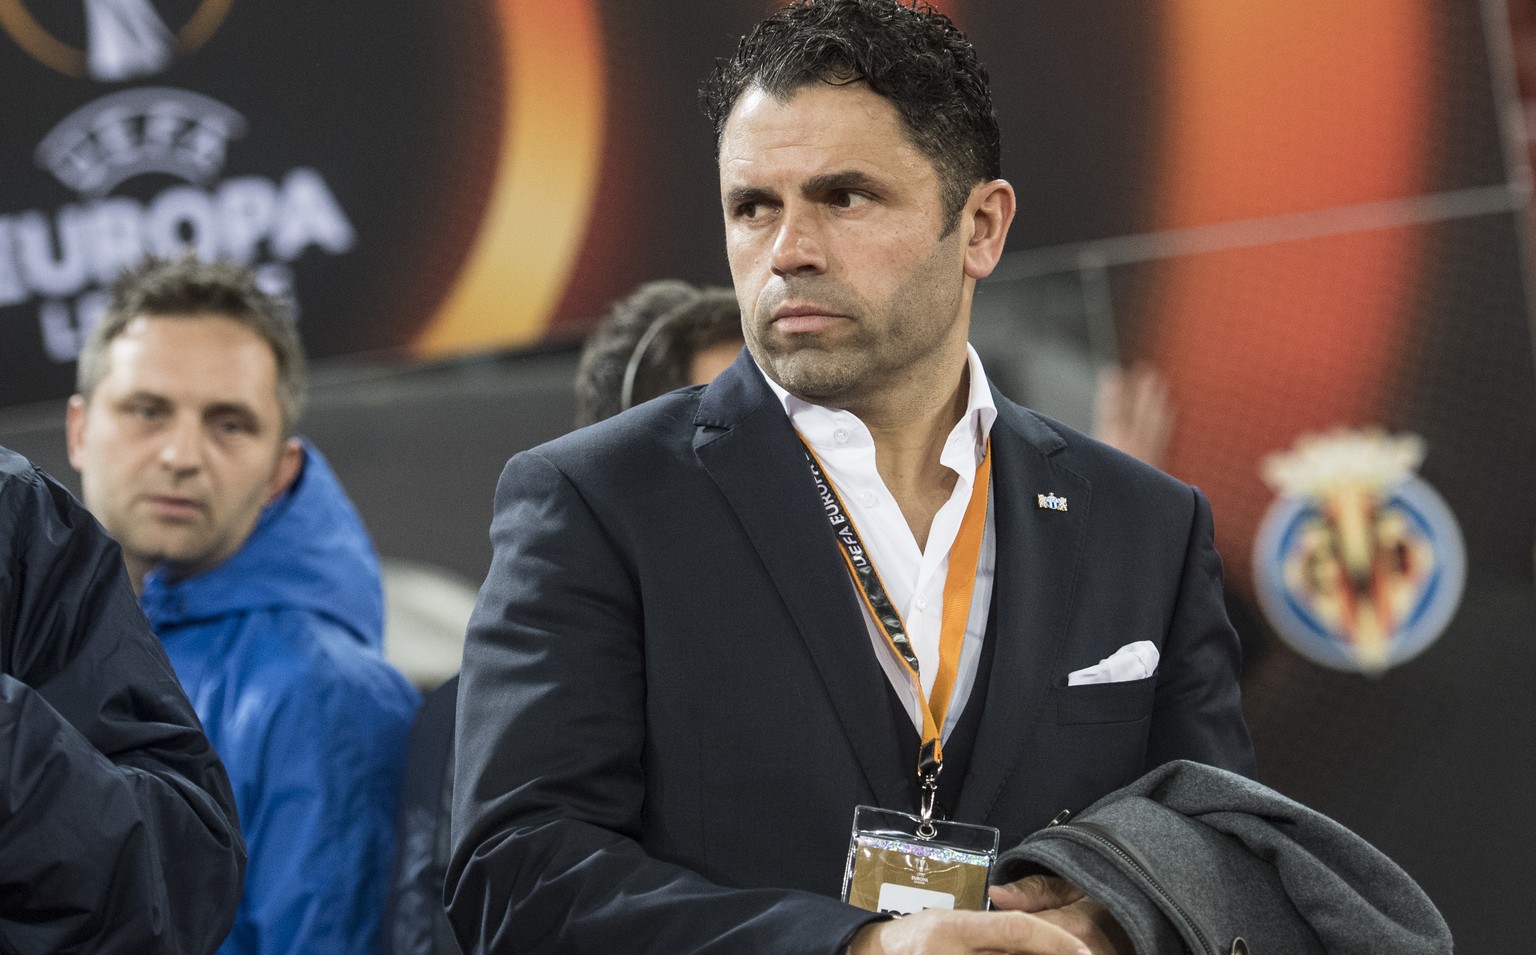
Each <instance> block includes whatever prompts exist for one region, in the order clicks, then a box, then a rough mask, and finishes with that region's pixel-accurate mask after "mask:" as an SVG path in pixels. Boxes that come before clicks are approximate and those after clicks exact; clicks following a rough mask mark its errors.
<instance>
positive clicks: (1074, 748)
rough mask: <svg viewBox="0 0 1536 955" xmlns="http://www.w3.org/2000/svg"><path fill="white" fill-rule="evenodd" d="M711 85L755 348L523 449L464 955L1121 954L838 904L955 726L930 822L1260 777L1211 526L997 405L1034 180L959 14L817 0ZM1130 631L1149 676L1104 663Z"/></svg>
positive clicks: (1091, 921)
mask: <svg viewBox="0 0 1536 955" xmlns="http://www.w3.org/2000/svg"><path fill="white" fill-rule="evenodd" d="M705 99H706V103H707V108H708V110H709V111H710V113H711V115H712V117H713V118H714V120H715V122H716V129H717V133H718V144H719V147H718V148H719V163H720V180H721V197H722V204H723V209H724V215H725V231H726V247H727V252H728V255H729V259H730V263H731V271H732V276H733V279H734V283H735V286H736V291H737V295H738V298H739V300H740V304H741V310H742V323H743V330H744V332H745V337H746V341H747V349H746V350H745V351H743V353H742V354H741V355H740V356H739V357H738V359H737V361H736V363H735V365H733V366H732V367H731V368H730V369H728V370H727V371H725V372H724V373H723V374H722V375H721V376H720V377H719V378H718V379H716V380H715V382H714V383H713V384H711V385H708V386H704V387H695V388H691V389H686V390H683V391H679V392H675V393H673V394H671V395H669V396H665V397H663V398H659V399H656V400H654V401H652V402H649V403H647V404H645V405H642V406H640V407H638V408H636V409H634V410H632V411H629V412H626V413H625V414H622V415H620V416H618V417H616V418H612V419H609V420H608V421H605V422H602V423H600V424H598V425H595V426H593V427H591V428H588V429H584V430H582V431H579V432H576V433H575V434H573V435H569V436H567V437H565V438H562V439H560V440H557V441H555V442H552V443H550V444H548V445H545V446H543V447H540V448H536V449H534V450H532V451H528V452H525V453H523V454H520V455H518V456H516V457H515V458H513V459H512V461H511V462H509V463H508V465H507V468H506V471H505V473H504V474H503V476H502V480H501V483H500V486H499V488H498V490H497V496H496V516H495V519H494V522H493V524H492V529H491V535H492V540H493V543H494V544H495V558H494V562H493V565H492V568H491V571H490V574H489V576H488V578H487V580H486V583H485V587H484V589H483V590H482V592H481V598H480V604H479V607H478V609H477V610H476V613H475V616H474V619H473V620H472V622H471V624H470V631H469V638H468V643H467V646H466V650H465V665H464V671H463V678H462V679H463V682H462V685H461V693H460V697H459V700H460V703H459V705H460V712H459V721H458V725H459V735H458V742H457V746H458V750H457V752H458V770H457V777H456V787H455V812H454V842H455V850H454V857H453V861H452V864H451V866H450V871H449V874H448V888H447V894H448V903H449V914H450V918H451V920H452V921H453V922H454V925H455V929H456V931H457V933H458V936H459V939H460V941H461V943H462V944H463V946H464V949H465V951H466V952H481V951H495V952H524V951H526V952H656V953H669V955H670V953H681V952H722V953H725V952H729V953H743V952H774V953H800V952H805V953H826V955H832V953H835V952H839V951H841V950H844V949H845V948H846V950H848V951H850V952H853V953H858V955H863V953H879V952H919V951H921V952H939V953H943V952H956V953H959V952H982V951H989V952H991V951H1002V952H1017V953H1057V952H1060V953H1080V952H1090V951H1092V952H1115V951H1128V949H1127V948H1126V947H1125V941H1124V937H1123V935H1122V934H1121V933H1120V932H1119V929H1118V926H1116V925H1114V923H1113V920H1112V919H1109V918H1108V917H1107V915H1106V913H1105V911H1104V910H1103V908H1102V907H1101V906H1099V905H1098V904H1097V903H1096V902H1095V901H1094V900H1093V899H1092V898H1090V897H1087V896H1084V895H1083V894H1082V893H1081V892H1078V891H1077V890H1075V889H1074V888H1073V887H1071V886H1069V885H1066V884H1063V883H1060V882H1054V881H1052V880H1048V879H1039V878H1036V879H1033V880H1028V881H1027V882H1026V883H1025V884H1023V885H1015V886H1013V887H1000V888H999V889H998V890H994V896H993V898H994V902H995V904H997V906H998V907H999V908H1004V909H1015V910H1019V911H1003V912H959V911H934V910H930V911H924V912H920V913H918V914H915V915H912V916H910V917H908V918H904V919H900V920H886V919H882V917H881V916H879V915H876V914H875V913H872V912H867V911H864V910H862V909H857V908H853V907H851V906H848V905H845V904H844V903H842V902H840V901H838V899H837V896H838V895H839V891H840V886H841V883H842V879H843V871H844V860H845V853H846V851H847V849H848V844H849V832H850V827H851V824H852V821H853V814H854V807H855V806H858V805H860V804H869V805H878V806H882V807H884V808H887V809H895V810H903V811H908V812H911V811H915V810H917V809H918V808H919V804H920V802H922V801H923V800H924V797H925V792H926V790H925V788H924V786H925V785H931V784H933V782H934V780H933V776H932V773H931V765H932V760H927V761H924V760H922V759H921V758H920V754H922V755H925V756H931V755H933V754H934V751H935V750H936V749H938V747H937V746H933V745H931V744H933V743H934V742H936V741H939V740H941V741H942V753H941V755H942V764H943V766H944V772H943V774H942V776H939V777H938V779H937V792H936V793H933V794H932V796H933V800H934V802H935V803H936V805H937V811H938V814H939V815H941V816H947V817H949V818H952V819H954V820H957V821H962V822H968V823H976V824H983V825H990V826H995V827H996V828H997V829H999V830H1000V832H1001V836H1002V839H1003V843H1004V845H1010V844H1012V843H1015V842H1017V841H1018V840H1019V839H1020V838H1022V837H1023V836H1024V835H1025V834H1026V833H1028V832H1030V831H1032V830H1034V829H1037V828H1039V827H1041V826H1044V825H1046V824H1047V823H1049V822H1050V821H1051V820H1052V818H1053V817H1055V816H1056V815H1057V814H1058V813H1060V812H1061V810H1063V809H1072V810H1077V809H1081V808H1083V807H1084V806H1086V805H1087V804H1088V803H1090V802H1092V801H1093V800H1095V799H1097V798H1098V797H1100V796H1102V795H1104V794H1106V793H1108V792H1109V791H1111V790H1113V789H1115V788H1117V787H1119V786H1121V785H1124V784H1126V783H1128V782H1130V781H1132V780H1134V779H1136V778H1137V777H1138V776H1140V775H1141V774H1143V773H1144V772H1145V771H1147V770H1148V769H1150V768H1152V767H1154V766H1156V765H1159V764H1161V763H1163V762H1165V761H1167V760H1170V759H1174V758H1188V759H1194V760H1197V761H1201V762H1207V763H1212V764H1215V765H1218V766H1222V767H1225V768H1228V769H1236V770H1238V771H1244V772H1247V771H1251V768H1252V753H1251V748H1250V745H1249V742H1248V736H1247V732H1246V730H1245V728H1244V727H1243V723H1242V718H1241V714H1240V710H1239V703H1238V691H1237V654H1238V651H1237V641H1236V637H1235V635H1234V634H1233V632H1232V630H1231V627H1230V625H1229V624H1228V622H1227V619H1226V615H1225V611H1224V609H1223V605H1222V597H1221V585H1220V576H1221V574H1220V562H1219V560H1218V558H1217V556H1216V554H1215V551H1214V549H1213V547H1212V528H1211V515H1210V509H1209V506H1208V505H1207V504H1206V503H1205V500H1204V498H1202V497H1201V496H1200V495H1199V493H1198V492H1196V491H1194V490H1193V489H1191V488H1189V487H1187V486H1185V485H1182V484H1180V483H1179V482H1177V481H1175V480H1173V479H1172V478H1169V477H1168V476H1166V475H1164V474H1162V473H1160V472H1158V471H1155V470H1154V469H1152V468H1149V467H1147V466H1145V465H1142V464H1140V463H1139V462H1137V461H1135V460H1133V459H1131V458H1129V457H1128V456H1125V455H1122V454H1119V453H1118V452H1115V451H1112V450H1110V449H1108V448H1106V447H1104V446H1103V445H1100V444H1098V443H1096V442H1094V441H1092V440H1091V439H1088V438H1086V437H1083V436H1081V435H1078V434H1076V433H1075V432H1072V431H1070V430H1068V429H1066V428H1063V427H1061V426H1059V425H1056V424H1053V423H1051V422H1049V421H1046V420H1044V419H1042V418H1040V417H1038V416H1036V415H1035V414H1033V413H1032V412H1030V411H1028V410H1026V409H1023V408H1020V407H1018V406H1017V405H1014V404H1012V403H1011V402H1008V401H1007V400H1006V399H1004V398H1002V397H1001V396H1000V395H997V394H995V393H994V392H993V391H992V390H991V389H990V387H989V386H988V385H987V383H986V378H985V373H984V371H983V370H982V368H981V365H980V361H979V359H977V358H976V356H975V353H974V351H972V350H971V349H970V348H969V347H968V345H967V343H966V333H967V329H968V324H969V312H970V302H971V296H972V294H973V291H974V288H975V283H976V281H977V280H978V279H980V278H983V277H985V276H986V275H987V274H988V273H989V272H990V271H991V269H992V268H993V266H994V265H995V264H996V262H997V260H998V257H999V256H1000V255H1001V252H1002V248H1003V241H1004V237H1005V235H1006V232H1007V229H1008V226H1009V223H1010V222H1011V221H1012V217H1013V212H1014V197H1013V190H1012V188H1011V187H1010V186H1009V185H1008V184H1007V183H1006V182H1004V181H1003V180H1001V179H999V178H998V168H997V167H998V149H997V129H996V123H995V121H994V120H993V118H992V110H991V102H990V94H989V93H988V91H987V88H986V83H985V79H984V73H982V71H981V70H980V67H979V66H978V65H977V63H976V61H975V57H974V52H973V51H972V50H971V47H970V45H969V43H968V42H966V41H965V39H964V37H962V36H961V35H960V34H959V33H958V32H957V31H955V30H954V28H953V27H952V25H950V24H949V22H948V21H947V20H946V19H945V18H943V17H942V16H939V15H937V14H932V13H929V12H922V11H917V10H913V9H911V8H909V7H906V6H903V5H900V4H898V3H897V2H896V0H818V2H816V3H814V4H796V5H794V6H792V7H789V8H787V9H786V10H784V11H781V12H780V13H778V14H775V15H774V16H772V17H770V18H769V19H768V20H767V21H765V22H764V23H763V24H761V25H760V26H759V27H758V28H757V30H755V31H754V33H753V34H752V35H751V36H750V37H749V38H748V39H747V40H746V41H744V42H743V45H742V46H741V48H740V49H739V50H738V52H737V55H736V57H735V58H734V59H733V60H732V61H730V62H729V63H725V64H723V65H722V66H721V67H720V68H719V69H718V70H717V72H716V74H715V76H714V77H713V78H712V79H711V81H710V82H709V83H708V84H707V86H706V90H705ZM811 452H814V455H815V460H816V461H817V462H819V465H820V466H819V467H817V468H813V466H812V463H811V461H812V458H811V456H810V453H811ZM829 485H830V486H829ZM829 516H830V517H831V518H832V520H831V521H829ZM850 519H851V523H852V525H853V526H855V527H857V530H858V534H859V539H858V540H857V541H856V542H855V543H854V544H852V545H851V547H852V549H849V547H848V546H846V545H840V544H839V536H840V535H839V531H840V530H841V529H842V528H843V527H844V526H845V525H846V524H847V523H848V522H849V521H850ZM839 522H841V523H839ZM868 558H872V559H873V562H874V564H875V565H877V566H878V568H879V572H880V573H879V577H880V581H879V583H878V584H876V585H870V584H868V582H867V576H866V577H864V578H861V579H865V580H866V583H865V585H864V586H863V587H862V589H861V588H860V587H856V585H855V575H854V574H851V573H850V569H851V568H853V567H856V566H859V565H861V564H862V563H863V562H864V561H865V560H867V559H868ZM951 558H953V559H951ZM871 587H873V592H872V591H871ZM881 592H883V593H884V594H885V596H886V597H887V598H888V602H889V604H890V608H891V609H892V610H893V612H892V613H887V612H886V611H885V610H884V609H882V608H883V607H884V606H885V604H883V603H882V602H881V601H880V599H878V598H879V596H880V593H881ZM871 593H873V595H872V596H870V595H869V594H871ZM897 616H899V617H900V618H901V619H900V620H899V621H897V620H895V619H894V618H895V617H897ZM1131 645H1135V646H1137V647H1140V648H1142V649H1141V650H1138V651H1137V653H1140V654H1141V656H1140V657H1139V658H1138V659H1140V660H1141V661H1142V662H1144V663H1146V664H1147V670H1148V671H1155V672H1150V675H1148V673H1147V672H1140V673H1134V674H1132V675H1131V676H1132V678H1125V676H1126V674H1124V673H1121V672H1119V670H1118V668H1117V667H1114V666H1105V667H1099V666H1098V664H1100V663H1101V661H1106V660H1108V659H1116V660H1119V659H1122V658H1124V657H1125V654H1124V653H1119V652H1117V651H1118V650H1122V649H1126V648H1128V647H1129V646H1131ZM1100 671H1102V672H1100ZM1095 673H1097V675H1096V676H1095V675H1094V674H1095ZM1085 674H1087V675H1086V676H1085ZM1106 674H1107V675H1108V679H1109V682H1103V680H1104V678H1105V676H1106ZM1085 679H1087V680H1095V679H1096V680H1099V681H1100V682H1088V683H1082V680H1085ZM1079 684H1081V685H1079ZM925 744H928V745H925Z"/></svg>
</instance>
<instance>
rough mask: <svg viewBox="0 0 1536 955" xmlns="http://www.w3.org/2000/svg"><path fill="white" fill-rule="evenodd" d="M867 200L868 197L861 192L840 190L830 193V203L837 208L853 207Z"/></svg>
mask: <svg viewBox="0 0 1536 955" xmlns="http://www.w3.org/2000/svg"><path fill="white" fill-rule="evenodd" d="M868 201H869V197H868V196H866V195H864V193H862V192H850V191H848V190H841V191H839V192H835V193H833V194H832V204H833V205H834V206H837V207H838V208H839V209H853V208H856V207H858V206H861V205H863V204H864V203H866V202H868Z"/></svg>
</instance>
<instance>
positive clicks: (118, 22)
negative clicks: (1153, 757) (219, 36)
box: [0, 0, 234, 83]
mask: <svg viewBox="0 0 1536 955" xmlns="http://www.w3.org/2000/svg"><path fill="white" fill-rule="evenodd" d="M33 2H36V0H33ZM233 2H234V0H203V2H201V3H199V4H198V5H197V8H196V9H195V10H194V11H193V12H192V14H191V15H190V16H188V17H185V18H184V19H183V20H182V21H181V22H178V23H176V24H174V25H172V24H171V23H168V22H167V18H166V17H165V16H163V15H162V14H161V13H160V11H159V10H158V9H157V8H156V7H155V5H154V3H152V2H151V0H83V5H82V6H83V11H82V12H83V14H84V16H83V18H82V21H81V22H82V24H83V26H82V28H81V30H80V32H79V34H78V35H73V36H71V35H60V33H61V32H63V31H61V30H59V29H58V28H57V27H53V28H50V27H49V26H45V25H44V24H43V23H42V22H40V21H39V20H38V18H37V16H36V15H35V14H34V12H33V10H32V9H29V7H28V5H27V0H0V29H4V30H5V32H6V33H8V34H10V36H11V38H12V39H14V40H15V41H16V43H17V44H18V45H19V46H20V47H21V48H22V49H23V50H25V51H26V52H27V53H29V54H30V55H31V56H32V57H33V58H34V59H36V60H37V61H38V62H40V63H42V64H43V65H45V66H47V67H49V68H50V69H54V70H57V71H58V72H60V73H64V74H66V75H68V76H75V77H81V78H88V79H92V80H95V81H97V82H100V83H122V82H127V81H130V80H136V79H142V78H144V77H147V76H153V75H155V74H157V73H161V72H163V71H165V70H166V69H167V68H168V67H169V66H170V65H171V62H172V61H173V60H174V59H175V58H176V57H177V56H179V55H185V54H188V53H192V52H195V51H196V50H197V49H198V48H200V47H201V46H202V45H203V44H205V43H207V42H208V40H209V39H210V38H211V37H212V36H213V34H214V33H215V32H217V31H218V28H219V26H220V24H222V23H223V22H224V18H225V17H226V16H227V15H228V14H229V8H230V6H231V5H232V4H233Z"/></svg>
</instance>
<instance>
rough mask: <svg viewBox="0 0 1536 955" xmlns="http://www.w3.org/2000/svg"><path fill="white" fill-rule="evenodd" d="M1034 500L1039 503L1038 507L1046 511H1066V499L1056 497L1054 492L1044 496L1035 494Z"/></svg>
mask: <svg viewBox="0 0 1536 955" xmlns="http://www.w3.org/2000/svg"><path fill="white" fill-rule="evenodd" d="M1035 498H1036V500H1038V501H1039V502H1040V507H1041V508H1043V509H1045V510H1047V511H1064V510H1066V509H1067V499H1066V498H1064V497H1057V496H1056V492H1055V491H1049V492H1047V493H1045V494H1036V495H1035Z"/></svg>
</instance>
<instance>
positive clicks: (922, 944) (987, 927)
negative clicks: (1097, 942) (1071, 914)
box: [848, 909, 1130, 955]
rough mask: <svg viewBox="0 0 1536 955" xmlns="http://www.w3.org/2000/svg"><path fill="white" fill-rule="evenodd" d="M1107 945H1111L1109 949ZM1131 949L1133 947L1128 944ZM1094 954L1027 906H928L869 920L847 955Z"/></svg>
mask: <svg viewBox="0 0 1536 955" xmlns="http://www.w3.org/2000/svg"><path fill="white" fill-rule="evenodd" d="M1105 951H1109V950H1108V949H1105ZM1126 951H1127V952H1129V951H1130V949H1126ZM979 953H989V955H996V953H1006V955H1094V952H1093V950H1092V949H1090V948H1088V947H1087V946H1085V945H1083V943H1082V942H1079V941H1077V940H1076V939H1074V938H1073V937H1072V936H1071V934H1069V933H1068V932H1067V931H1066V930H1064V929H1061V928H1058V927H1057V926H1055V925H1053V924H1051V922H1050V921H1049V920H1047V919H1045V918H1043V917H1039V916H1035V915H1030V914H1028V913H1025V912H952V911H949V910H947V909H928V910H927V911H925V912H917V913H915V914H913V915H909V916H907V917H906V918H900V919H893V920H891V921H889V922H875V923H872V924H870V925H866V926H864V928H862V929H860V930H859V933H858V934H857V935H855V936H854V937H853V941H852V942H851V943H849V945H848V955H979Z"/></svg>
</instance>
